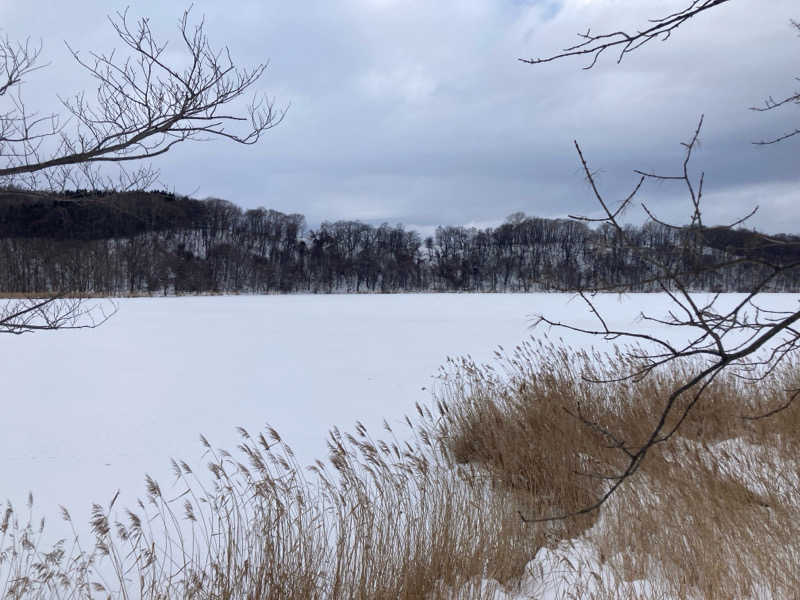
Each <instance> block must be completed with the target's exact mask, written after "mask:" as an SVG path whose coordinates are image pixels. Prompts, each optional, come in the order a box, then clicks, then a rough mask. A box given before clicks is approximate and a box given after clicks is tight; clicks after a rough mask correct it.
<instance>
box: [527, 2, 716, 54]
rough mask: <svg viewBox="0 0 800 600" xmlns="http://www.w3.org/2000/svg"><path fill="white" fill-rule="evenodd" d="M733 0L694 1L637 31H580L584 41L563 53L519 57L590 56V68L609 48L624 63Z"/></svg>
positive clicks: (580, 36)
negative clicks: (652, 43) (638, 51)
mask: <svg viewBox="0 0 800 600" xmlns="http://www.w3.org/2000/svg"><path fill="white" fill-rule="evenodd" d="M729 1H730V0H693V1H692V2H691V4H689V6H687V7H686V8H684V9H683V10H679V11H677V12H674V13H672V14H669V15H666V16H665V17H660V18H657V19H650V20H649V21H648V23H647V25H646V26H645V27H643V28H642V29H639V30H637V31H632V32H626V31H614V32H611V33H601V34H595V33H592V31H591V29H587V30H586V33H579V34H578V37H579V38H580V39H581V40H582V41H581V42H580V43H578V44H575V45H574V46H569V47H568V48H564V49H563V50H562V51H561V52H560V53H558V54H553V55H551V56H546V57H542V58H520V59H519V60H520V61H522V62H524V63H528V64H531V65H537V64H542V63H548V62H552V61H555V60H559V59H561V58H566V57H568V56H587V57H589V58H590V62H589V63H588V64H587V65H586V66H585V67H583V68H584V69H591V68H592V67H594V66H595V65H596V64H597V61H598V59H599V58H600V56H601V55H602V54H603V53H604V52H605V51H606V50H613V51H616V52H618V55H617V63H620V62H622V59H623V58H625V55H626V54H629V53H631V52H633V51H634V50H637V49H639V48H641V47H642V46H644V45H645V44H647V43H648V42H651V41H653V40H661V41H666V40H668V39H669V37H670V36H671V35H672V32H673V31H675V30H676V29H678V27H680V26H681V25H683V24H684V23H686V22H687V21H689V20H690V19H692V18H693V17H695V16H697V15H699V14H700V13H702V12H705V11H707V10H710V9H712V8H715V7H717V6H719V5H720V4H725V3H726V2H729Z"/></svg>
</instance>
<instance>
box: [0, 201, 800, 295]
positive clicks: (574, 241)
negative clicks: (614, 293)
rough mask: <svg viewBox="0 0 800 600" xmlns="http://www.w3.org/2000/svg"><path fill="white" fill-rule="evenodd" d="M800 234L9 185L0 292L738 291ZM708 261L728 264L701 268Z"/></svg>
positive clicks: (790, 254)
mask: <svg viewBox="0 0 800 600" xmlns="http://www.w3.org/2000/svg"><path fill="white" fill-rule="evenodd" d="M687 236H691V238H692V239H691V240H689V239H687ZM798 239H799V238H797V237H794V236H789V235H778V236H771V237H765V236H763V235H756V234H755V232H753V231H750V230H746V229H735V230H734V229H729V228H713V227H709V228H705V227H704V228H702V231H701V230H699V229H691V228H690V229H686V228H683V229H678V228H671V227H668V226H666V225H662V224H659V223H655V222H648V223H646V224H644V225H642V226H634V225H626V226H625V236H624V238H620V236H618V235H617V232H615V230H614V228H613V227H611V226H608V225H604V226H601V227H597V228H592V227H589V226H588V225H586V224H585V223H581V222H577V221H574V220H567V219H544V218H538V217H530V216H526V215H524V214H522V213H515V214H513V215H511V216H510V217H508V219H507V220H506V221H505V222H504V223H502V224H501V225H500V226H498V227H494V228H485V229H478V228H474V227H463V226H440V227H438V228H437V229H436V231H435V234H434V235H432V236H430V237H426V238H424V239H423V238H422V237H421V236H420V234H419V233H418V232H417V231H414V230H411V229H406V228H405V227H403V226H402V225H389V224H386V223H384V224H382V225H379V226H375V225H370V224H367V223H362V222H359V221H336V222H323V223H322V224H321V225H320V226H319V227H317V228H313V229H309V228H308V227H307V226H306V220H305V217H304V216H303V215H300V214H284V213H282V212H278V211H275V210H269V209H265V208H258V209H248V210H244V209H242V208H240V207H238V206H236V205H234V204H232V203H230V202H227V201H225V200H220V199H207V200H196V199H192V198H188V197H185V196H179V195H175V194H173V193H169V192H165V191H150V192H144V191H130V192H100V191H96V190H75V191H69V192H63V193H58V194H54V193H39V192H30V191H24V190H18V189H13V188H7V189H5V190H4V191H2V192H0V292H2V293H14V294H37V293H48V294H50V293H76V294H102V295H129V294H159V295H167V294H183V293H239V292H246V293H276V292H277V293H290V292H312V293H334V292H336V293H348V292H355V293H358V292H382V293H388V292H423V291H424V292H429V291H430V292H445V291H463V292H530V291H538V290H576V289H583V290H587V289H588V290H591V289H592V288H607V287H608V286H609V284H610V283H611V282H613V285H618V286H620V287H621V288H623V287H624V288H626V289H629V290H634V291H653V290H656V289H658V287H657V283H656V281H655V279H656V278H654V275H655V274H656V271H657V268H663V266H664V265H670V266H671V268H674V269H678V270H679V271H682V272H685V273H686V274H687V276H688V277H689V279H690V280H691V284H692V287H693V288H694V289H697V290H711V291H742V290H747V289H749V288H750V287H751V286H752V285H753V282H754V281H756V280H757V279H758V278H760V277H762V276H763V275H764V273H766V272H769V270H770V269H772V268H774V266H776V265H781V264H785V263H788V262H796V261H797V259H798V256H797V253H798V251H797V248H798V245H797V241H798ZM698 244H700V245H701V247H700V248H699V251H697V250H698V248H697V245H698ZM689 247H691V248H692V251H691V252H688V251H687V248H689ZM737 257H742V258H747V259H748V260H746V261H745V260H742V261H737V260H736V258H737ZM706 261H707V262H708V264H714V265H718V264H720V263H723V262H727V263H729V266H727V267H725V268H722V269H706V268H704V266H705V262H706ZM771 289H772V290H773V291H797V290H798V289H800V278H798V276H797V275H795V274H794V271H787V273H786V274H784V275H782V276H781V277H780V278H778V279H776V280H775V281H774V282H773V283H772V284H771Z"/></svg>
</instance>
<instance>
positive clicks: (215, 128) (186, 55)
mask: <svg viewBox="0 0 800 600" xmlns="http://www.w3.org/2000/svg"><path fill="white" fill-rule="evenodd" d="M109 22H110V25H111V27H112V28H113V30H114V31H115V32H116V34H117V36H118V38H119V40H120V41H121V42H122V45H123V47H124V50H125V52H123V53H121V54H118V53H117V52H116V51H111V52H108V53H99V52H88V53H87V54H82V53H81V52H79V51H78V50H77V49H75V48H73V47H72V46H69V45H68V48H69V50H70V52H71V54H72V56H73V58H74V59H75V61H77V63H78V64H79V65H80V66H81V67H83V68H84V70H85V72H86V73H88V75H89V76H90V77H91V78H92V79H93V80H94V83H95V86H96V90H97V91H96V94H95V95H94V97H93V98H90V97H89V96H88V95H87V94H86V93H84V92H80V93H77V94H75V95H72V96H68V97H62V96H59V99H60V102H61V107H62V110H61V112H60V113H50V114H41V113H38V112H35V111H32V110H31V109H30V108H29V106H28V105H26V102H25V99H24V94H23V91H24V87H25V83H26V81H27V80H28V79H29V78H30V77H32V76H33V75H34V74H35V73H36V72H37V71H39V70H40V69H42V68H43V67H44V66H45V65H42V64H40V57H41V50H42V48H41V45H36V44H34V43H32V42H31V41H30V40H29V39H28V40H25V41H24V42H15V41H12V40H11V39H10V38H8V37H5V38H2V39H0V185H4V186H15V187H23V188H27V189H32V190H36V189H47V190H63V189H65V188H68V187H89V188H95V189H98V188H99V189H109V188H122V189H131V188H145V187H148V186H150V185H151V184H152V183H153V182H154V181H155V180H156V179H157V176H158V172H157V171H156V170H155V169H154V168H153V167H152V166H151V165H150V163H149V162H148V161H149V160H150V159H153V158H155V157H157V156H160V155H162V154H164V153H166V152H168V151H169V150H171V149H172V148H173V147H175V146H176V145H178V144H180V143H182V142H186V141H196V140H207V139H213V138H223V139H227V140H231V141H233V142H237V143H240V144H254V143H256V142H257V141H258V140H259V138H260V137H261V135H262V134H263V133H264V132H266V131H267V130H269V129H270V128H272V127H274V126H275V125H277V124H278V123H279V122H280V121H281V119H282V118H283V116H284V112H285V111H283V110H279V109H276V108H275V106H274V102H273V101H272V100H270V99H268V98H266V97H263V96H260V95H258V94H255V93H254V92H255V90H256V84H257V83H258V82H259V81H260V79H261V77H262V75H263V74H264V71H265V69H266V64H258V65H256V66H254V67H250V68H242V67H239V66H237V64H236V62H235V61H234V60H233V58H232V56H231V53H230V52H229V50H228V48H227V47H222V48H216V47H214V46H212V45H211V43H210V42H209V40H208V37H207V35H206V32H205V22H204V20H203V19H200V20H199V21H197V22H194V21H193V20H192V19H191V11H190V10H186V11H185V12H184V13H183V16H182V17H181V19H180V20H179V22H178V34H179V39H180V42H179V43H180V45H181V48H182V49H183V56H180V57H178V58H177V59H176V58H175V57H174V56H173V55H172V53H168V52H167V42H164V41H159V40H158V39H157V38H156V36H155V35H154V33H153V31H152V29H151V25H150V21H149V19H147V18H141V19H139V20H137V21H131V20H130V19H129V17H128V11H127V10H126V11H124V12H119V13H117V14H116V15H114V16H113V17H109ZM170 49H171V48H170ZM176 61H177V62H176ZM248 97H249V99H248ZM108 167H114V168H113V169H112V171H111V172H109V170H108ZM111 173H113V175H112V174H111ZM34 316H35V317H36V319H38V320H37V321H36V322H37V323H38V324H37V325H35V326H34V325H33V324H32V323H33V321H31V320H29V319H31V318H33V317H34ZM87 316H88V315H87V313H86V312H85V311H84V310H83V309H82V308H80V303H76V302H73V301H65V300H63V299H62V298H61V297H60V296H54V297H51V298H48V299H45V300H41V301H39V300H29V301H28V303H27V304H25V305H24V306H16V307H6V312H5V313H4V314H3V315H0V331H7V332H13V333H18V332H20V331H32V330H36V329H57V328H60V327H64V326H67V325H70V326H76V324H77V323H78V322H79V321H80V323H82V325H81V326H84V325H92V324H96V323H97V322H100V321H102V320H104V317H101V318H100V319H99V321H98V320H95V321H92V320H91V319H89V320H87V319H86V317H87Z"/></svg>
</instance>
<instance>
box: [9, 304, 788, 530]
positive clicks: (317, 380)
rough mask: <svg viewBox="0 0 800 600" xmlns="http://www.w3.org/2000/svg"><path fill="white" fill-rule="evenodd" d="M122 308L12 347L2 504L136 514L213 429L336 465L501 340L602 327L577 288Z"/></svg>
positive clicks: (228, 444) (618, 316) (627, 315)
mask: <svg viewBox="0 0 800 600" xmlns="http://www.w3.org/2000/svg"><path fill="white" fill-rule="evenodd" d="M117 303H118V307H119V310H118V312H117V314H116V315H115V316H114V317H113V318H112V319H111V320H110V321H109V322H107V323H106V324H104V325H103V326H101V327H99V328H97V329H93V330H79V331H59V332H46V333H38V334H28V335H23V336H3V337H2V338H0V361H2V365H3V366H2V369H3V381H4V386H3V388H4V396H3V401H2V403H3V404H2V406H3V410H2V413H0V414H2V418H0V474H1V475H0V501H2V500H4V499H9V500H11V501H12V502H13V503H14V504H15V505H16V506H17V507H18V508H22V507H23V506H24V502H25V499H26V497H27V494H28V492H29V491H32V492H33V494H34V499H35V504H36V513H37V514H43V515H46V516H47V517H48V519H49V520H50V522H51V523H52V521H53V520H55V517H56V516H57V514H58V511H57V507H58V505H59V504H61V505H64V506H66V507H68V508H69V509H70V511H71V512H72V514H73V517H74V518H75V520H76V521H78V522H81V523H83V522H86V520H87V518H88V514H89V507H90V504H91V502H99V503H101V504H107V503H108V502H109V501H110V499H111V498H112V497H113V496H114V494H115V492H116V490H118V489H119V490H120V491H121V495H120V500H119V501H118V502H120V503H121V504H122V505H129V506H130V505H132V504H133V502H134V500H135V498H137V497H138V496H141V495H142V494H143V492H144V475H145V473H149V474H151V475H152V476H154V477H155V478H156V479H157V480H159V481H160V482H161V484H162V487H163V488H164V489H169V482H170V481H171V475H170V467H169V459H170V457H176V458H183V459H186V460H187V461H188V462H190V463H191V464H197V463H198V462H199V460H200V457H201V455H202V448H201V446H200V444H199V441H198V438H199V435H200V434H201V433H202V434H204V435H205V436H206V437H207V438H208V439H209V440H210V441H211V443H212V444H213V445H214V446H217V447H223V448H231V449H233V447H234V445H235V443H236V441H237V439H238V436H237V434H236V433H235V428H236V427H237V426H242V427H245V428H246V429H248V430H250V431H251V432H256V431H259V430H260V429H261V428H262V427H263V426H264V425H265V424H266V423H269V424H271V425H272V426H274V427H275V428H276V429H277V430H278V431H279V432H280V433H281V435H282V436H283V438H284V439H285V440H286V441H287V442H288V443H289V444H290V445H291V446H292V447H293V448H294V449H295V451H296V453H297V455H298V457H299V459H300V461H301V462H302V463H309V462H311V461H313V460H314V459H315V458H324V457H325V455H326V452H325V439H326V435H327V432H328V430H329V429H330V428H331V427H333V426H339V427H340V428H342V429H345V430H350V429H352V427H353V425H354V423H355V422H356V421H357V420H359V421H361V422H363V423H364V424H365V425H366V426H367V427H368V429H370V430H372V431H373V432H375V433H376V434H377V433H379V432H378V430H379V428H380V424H381V422H382V420H383V419H384V418H385V419H386V420H387V421H388V422H389V423H391V424H394V423H399V422H400V421H401V420H402V418H403V416H404V415H405V414H411V413H412V412H413V410H414V404H415V403H416V402H420V403H426V402H430V400H431V387H432V385H433V384H435V379H434V376H435V375H436V373H437V371H438V369H439V367H440V365H442V364H443V363H444V362H445V361H446V358H447V357H448V356H460V355H465V354H469V355H471V356H472V357H473V358H476V359H478V360H490V359H491V356H492V354H493V352H494V350H496V349H497V347H498V346H501V345H502V346H504V347H506V348H513V347H514V346H515V345H516V344H518V343H520V342H521V341H522V340H524V339H525V338H527V337H528V336H530V335H531V333H532V332H531V331H530V329H529V326H530V323H531V320H532V315H533V314H535V313H544V314H547V315H548V316H550V317H552V318H554V319H562V320H569V321H570V322H572V323H575V324H579V325H589V324H592V323H593V321H592V317H591V314H590V313H589V311H588V310H587V308H586V306H585V305H584V304H582V303H581V301H580V300H579V299H577V298H573V297H572V296H570V295H564V294H520V295H513V294H502V295H468V294H440V295H439V294H427V295H339V296H337V295H333V296H238V297H192V298H159V299H155V298H153V299H126V300H119V301H117ZM600 303H601V305H602V306H603V307H604V308H605V309H606V310H607V312H608V314H610V315H611V316H612V321H611V324H612V325H619V326H624V327H625V326H630V325H631V324H632V323H633V322H634V320H635V319H636V317H637V315H638V313H639V312H640V311H641V310H642V309H647V310H649V311H651V312H653V313H654V314H661V312H663V310H662V309H663V307H665V306H666V305H667V304H666V298H665V297H664V296H662V295H656V294H650V295H631V296H627V297H625V298H620V297H617V296H607V297H603V298H601V299H600ZM771 304H772V305H774V306H776V307H782V308H793V307H795V306H796V304H797V297H796V296H795V295H776V296H774V297H773V298H772V300H771ZM640 325H641V324H640ZM650 331H651V332H652V327H650ZM544 332H545V330H543V329H537V330H535V331H534V332H533V333H534V334H535V335H543V334H544ZM551 335H559V334H555V333H553V334H551ZM568 343H570V344H584V345H585V344H587V343H588V342H587V340H586V339H580V338H578V337H575V336H570V337H568ZM595 343H600V341H599V340H595ZM56 527H57V526H56Z"/></svg>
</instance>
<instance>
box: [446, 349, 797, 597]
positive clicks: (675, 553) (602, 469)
mask: <svg viewBox="0 0 800 600" xmlns="http://www.w3.org/2000/svg"><path fill="white" fill-rule="evenodd" d="M630 366H631V364H630V363H629V362H628V361H627V359H626V358H625V357H624V356H623V354H621V353H619V352H616V353H614V354H612V355H597V354H595V355H590V354H588V353H586V352H582V351H581V352H575V351H570V350H568V349H566V348H564V347H554V346H549V345H545V344H536V345H533V344H527V345H523V346H522V347H519V348H517V349H516V351H515V352H514V353H513V354H512V355H511V356H498V361H497V363H496V364H495V365H493V366H478V365H475V364H474V363H473V362H472V361H470V360H466V359H462V360H461V361H457V362H455V363H451V365H450V368H449V369H448V370H447V371H446V373H445V376H444V380H445V385H444V387H443V393H442V400H441V409H440V412H441V414H442V419H441V420H440V421H439V422H438V423H437V425H436V428H437V431H438V437H439V438H440V439H441V440H443V443H444V445H445V448H446V453H447V454H448V455H449V456H450V457H451V459H452V460H453V461H454V462H457V463H464V464H470V465H477V466H478V467H479V468H480V470H481V471H483V472H484V473H486V474H487V476H488V477H489V478H490V480H491V482H492V484H493V485H495V486H498V487H503V488H508V489H512V490H519V491H521V492H525V494H526V498H527V500H528V506H527V508H526V510H527V517H529V518H535V517H543V516H548V515H551V514H558V513H562V512H570V511H575V510H578V509H580V508H583V507H585V506H588V505H590V504H591V503H592V502H593V501H595V500H596V499H597V498H599V497H600V496H601V494H602V492H603V491H605V489H607V487H606V486H608V485H609V482H608V481H607V480H604V479H602V478H599V477H597V475H604V474H612V473H618V472H620V471H619V469H620V467H622V466H623V465H624V464H625V456H624V455H623V454H622V453H621V452H620V451H619V450H617V449H615V448H612V447H609V446H613V444H612V443H610V439H609V436H608V435H606V433H611V434H613V436H614V438H615V439H617V440H624V441H626V442H627V443H628V444H630V445H632V446H636V445H637V444H641V443H642V442H643V441H644V440H645V439H647V436H648V435H649V433H650V431H651V428H652V427H653V425H654V424H655V422H656V419H657V417H658V414H659V412H660V407H661V406H662V404H663V402H664V400H665V398H666V397H667V396H668V395H669V393H670V392H671V391H672V390H673V389H675V388H676V387H677V386H678V385H679V383H680V382H683V381H685V380H686V378H687V374H688V373H689V372H690V371H691V370H692V368H693V367H696V366H697V365H696V363H695V364H693V363H682V364H674V365H672V366H671V367H670V368H669V369H665V370H663V371H661V372H658V373H655V374H654V375H653V376H651V377H648V378H646V379H644V380H643V381H639V382H634V381H626V382H618V383H610V384H596V383H589V382H588V381H587V379H589V380H592V379H598V378H606V379H607V378H611V377H618V376H619V375H620V374H621V373H623V372H625V370H626V367H628V368H629V367H630ZM798 376H800V371H798V362H797V360H793V361H790V362H787V363H785V364H783V365H782V367H781V368H780V369H779V370H778V371H777V372H776V373H775V374H774V376H773V377H771V378H768V379H766V380H764V381H759V382H755V383H748V382H746V381H743V380H742V379H737V378H735V377H734V376H732V375H726V376H724V377H722V378H720V379H719V380H718V381H716V382H714V384H713V385H712V386H711V387H710V388H709V389H708V390H707V392H706V394H705V395H704V397H703V400H702V402H701V403H700V404H699V405H698V406H697V407H696V410H694V411H693V412H692V413H690V417H689V419H688V420H687V421H686V422H685V423H684V424H683V426H682V428H681V429H680V430H679V434H678V435H677V436H676V437H675V438H674V439H673V440H671V441H670V442H669V443H666V444H663V445H659V446H656V447H654V448H653V449H652V451H651V452H650V454H648V456H647V458H646V459H645V461H644V463H643V464H642V467H641V469H640V471H639V472H638V473H637V474H636V475H635V476H634V477H633V478H631V479H630V480H629V481H628V482H627V483H626V484H624V485H623V487H622V488H621V489H620V490H619V492H618V493H617V495H616V496H613V497H612V500H611V501H610V502H609V503H608V504H606V505H604V506H603V508H602V509H601V510H600V511H598V512H597V513H593V514H592V515H590V516H584V517H580V518H577V519H567V520H565V521H562V522H556V523H557V524H558V525H559V526H560V531H559V532H558V536H559V537H560V538H562V539H568V538H574V537H575V536H576V535H581V534H582V536H583V537H582V539H585V540H587V541H589V542H591V545H592V546H593V547H594V548H595V550H596V552H597V555H598V556H600V557H602V559H603V562H604V564H605V567H606V568H607V569H610V570H611V573H612V574H613V575H614V577H613V579H614V580H615V581H617V582H625V581H633V580H637V579H649V580H652V581H654V582H657V584H658V588H657V590H651V591H650V592H649V594H655V593H656V591H657V592H658V593H659V594H662V595H663V597H669V598H690V597H697V598H720V599H722V598H748V597H754V598H755V597H757V598H794V597H796V594H797V593H798V591H800V479H799V477H798V475H799V474H800V471H799V470H798V467H799V466H800V464H799V463H798V458H799V457H800V453H798V450H800V404H797V405H795V404H792V405H791V406H790V407H789V408H787V409H786V410H783V411H781V412H778V413H777V414H775V415H773V416H771V417H769V418H766V419H760V420H752V419H748V418H743V417H749V416H753V415H758V414H763V413H765V412H767V411H769V410H770V409H773V408H775V407H777V406H781V405H782V404H784V403H785V402H786V400H787V399H788V397H789V396H790V394H791V391H792V390H794V389H796V388H797V387H798V386H799V385H800V381H798ZM581 416H582V417H583V418H584V419H581V418H576V417H581ZM590 423H594V424H597V425H599V427H594V426H592V425H591V424H590ZM576 569H577V566H576ZM626 593H627V592H620V590H615V589H605V590H604V589H598V590H596V592H595V597H601V598H605V597H608V598H615V597H621V598H625V597H627V596H626ZM647 597H651V596H650V595H648V596H647Z"/></svg>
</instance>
